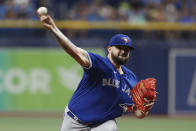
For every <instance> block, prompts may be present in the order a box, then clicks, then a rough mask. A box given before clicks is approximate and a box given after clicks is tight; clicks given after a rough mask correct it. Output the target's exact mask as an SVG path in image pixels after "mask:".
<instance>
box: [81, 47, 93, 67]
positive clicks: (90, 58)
mask: <svg viewBox="0 0 196 131" xmlns="http://www.w3.org/2000/svg"><path fill="white" fill-rule="evenodd" d="M86 53H87V56H88V59H89V63H90V65H89V67H83V68H85V69H90V68H91V67H92V61H91V57H90V55H89V53H88V52H87V51H86Z"/></svg>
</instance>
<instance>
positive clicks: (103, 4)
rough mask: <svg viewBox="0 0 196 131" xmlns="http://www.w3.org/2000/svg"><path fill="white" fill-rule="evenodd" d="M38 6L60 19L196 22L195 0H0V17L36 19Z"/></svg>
mask: <svg viewBox="0 0 196 131" xmlns="http://www.w3.org/2000/svg"><path fill="white" fill-rule="evenodd" d="M40 6H46V7H48V8H49V10H50V14H51V15H52V16H53V17H54V18H55V19H60V20H87V21H108V20H109V21H127V22H131V23H144V22H146V21H161V22H165V21H166V22H183V23H192V22H195V21H196V0H74V1H73V0H0V19H37V17H36V15H35V10H36V9H37V8H38V7H40Z"/></svg>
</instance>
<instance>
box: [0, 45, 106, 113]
mask: <svg viewBox="0 0 196 131" xmlns="http://www.w3.org/2000/svg"><path fill="white" fill-rule="evenodd" d="M87 50H90V51H92V52H96V53H99V54H101V55H103V56H104V50H103V49H100V48H99V49H96V50H95V49H94V50H92V49H87ZM82 73H83V71H82V68H81V67H80V65H79V64H77V63H76V62H75V61H74V60H73V59H72V58H71V57H70V56H69V55H68V54H66V53H65V52H64V51H63V50H62V49H46V48H35V49H34V48H33V49H29V48H28V49H27V48H22V49H7V48H6V49H1V50H0V111H62V110H63V108H64V106H65V105H66V104H68V101H69V99H70V98H71V96H72V94H73V91H74V90H75V89H76V87H77V84H78V83H79V80H80V79H81V77H82Z"/></svg>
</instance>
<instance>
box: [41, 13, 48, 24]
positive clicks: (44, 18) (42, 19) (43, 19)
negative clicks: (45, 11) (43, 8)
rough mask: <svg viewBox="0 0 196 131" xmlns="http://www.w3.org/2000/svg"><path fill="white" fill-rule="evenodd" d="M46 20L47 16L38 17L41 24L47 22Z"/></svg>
mask: <svg viewBox="0 0 196 131" xmlns="http://www.w3.org/2000/svg"><path fill="white" fill-rule="evenodd" d="M47 19H49V18H48V16H46V15H42V16H40V21H41V22H43V21H45V20H47Z"/></svg>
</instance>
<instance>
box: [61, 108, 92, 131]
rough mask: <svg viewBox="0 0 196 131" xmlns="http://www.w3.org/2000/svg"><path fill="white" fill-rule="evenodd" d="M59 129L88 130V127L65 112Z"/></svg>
mask: <svg viewBox="0 0 196 131" xmlns="http://www.w3.org/2000/svg"><path fill="white" fill-rule="evenodd" d="M60 131H90V128H89V127H87V126H85V125H82V124H80V123H78V122H77V121H75V120H74V119H72V118H71V117H70V116H68V115H67V113H66V112H65V115H64V118H63V122H62V125H61V129H60Z"/></svg>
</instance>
